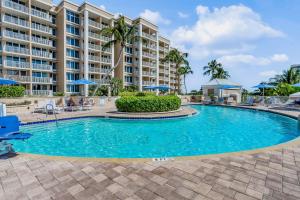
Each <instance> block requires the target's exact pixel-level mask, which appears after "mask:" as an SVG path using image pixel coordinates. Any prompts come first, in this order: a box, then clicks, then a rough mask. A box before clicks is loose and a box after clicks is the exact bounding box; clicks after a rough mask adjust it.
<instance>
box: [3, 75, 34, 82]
mask: <svg viewBox="0 0 300 200" xmlns="http://www.w3.org/2000/svg"><path fill="white" fill-rule="evenodd" d="M5 78H7V79H12V80H15V81H18V82H22V83H30V76H17V75H7V76H5Z"/></svg>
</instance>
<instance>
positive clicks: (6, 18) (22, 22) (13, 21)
mask: <svg viewBox="0 0 300 200" xmlns="http://www.w3.org/2000/svg"><path fill="white" fill-rule="evenodd" d="M3 21H5V22H8V23H10V24H13V25H19V26H22V27H25V28H29V22H28V21H25V20H23V19H19V18H15V17H11V16H8V15H4V16H3Z"/></svg>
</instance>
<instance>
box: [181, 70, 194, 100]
mask: <svg viewBox="0 0 300 200" xmlns="http://www.w3.org/2000/svg"><path fill="white" fill-rule="evenodd" d="M178 73H179V74H180V75H182V76H183V84H184V89H185V94H187V87H186V76H187V75H188V74H193V73H194V72H193V71H192V69H191V67H190V66H185V67H180V68H179V69H178Z"/></svg>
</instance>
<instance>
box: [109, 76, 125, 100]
mask: <svg viewBox="0 0 300 200" xmlns="http://www.w3.org/2000/svg"><path fill="white" fill-rule="evenodd" d="M109 84H110V87H111V93H112V96H118V95H119V93H120V91H121V89H122V87H123V81H122V80H121V79H118V78H112V79H111V80H110V83H109Z"/></svg>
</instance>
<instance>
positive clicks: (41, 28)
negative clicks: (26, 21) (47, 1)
mask: <svg viewBox="0 0 300 200" xmlns="http://www.w3.org/2000/svg"><path fill="white" fill-rule="evenodd" d="M31 28H32V29H35V30H38V31H42V32H44V33H49V34H52V32H53V31H52V28H50V27H48V26H43V25H40V24H36V23H31Z"/></svg>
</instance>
